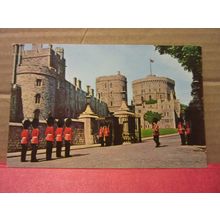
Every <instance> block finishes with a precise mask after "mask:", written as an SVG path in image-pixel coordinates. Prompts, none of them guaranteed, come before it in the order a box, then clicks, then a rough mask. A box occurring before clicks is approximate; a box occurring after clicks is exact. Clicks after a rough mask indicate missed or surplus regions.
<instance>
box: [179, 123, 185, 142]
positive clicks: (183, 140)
mask: <svg viewBox="0 0 220 220" xmlns="http://www.w3.org/2000/svg"><path fill="white" fill-rule="evenodd" d="M178 133H179V135H180V139H181V144H182V145H185V144H186V136H185V128H184V125H183V120H179V122H178Z"/></svg>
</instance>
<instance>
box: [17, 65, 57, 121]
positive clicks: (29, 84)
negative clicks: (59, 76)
mask: <svg viewBox="0 0 220 220" xmlns="http://www.w3.org/2000/svg"><path fill="white" fill-rule="evenodd" d="M53 71H54V70H53V69H50V70H49V68H48V67H45V66H37V65H36V66H32V65H31V66H28V65H27V66H23V65H22V66H18V68H17V84H18V85H20V86H21V88H22V91H21V96H22V104H23V109H24V117H25V118H33V117H34V116H35V117H39V119H42V120H43V119H46V118H47V117H48V115H49V114H51V115H52V116H53V115H54V108H55V95H56V94H55V93H56V84H57V80H56V78H55V76H54V75H55V73H53Z"/></svg>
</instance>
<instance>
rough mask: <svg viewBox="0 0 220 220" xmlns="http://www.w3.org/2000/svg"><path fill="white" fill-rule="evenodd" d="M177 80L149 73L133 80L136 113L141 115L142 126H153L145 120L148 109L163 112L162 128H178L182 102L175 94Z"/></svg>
mask: <svg viewBox="0 0 220 220" xmlns="http://www.w3.org/2000/svg"><path fill="white" fill-rule="evenodd" d="M174 88H175V81H174V80H172V79H169V78H166V77H159V76H156V75H152V74H151V75H149V76H147V77H145V78H143V79H139V80H134V81H133V82H132V89H133V104H134V106H135V113H136V114H138V115H139V116H140V117H141V126H142V128H151V125H150V124H149V123H148V122H147V121H144V114H145V113H146V112H147V111H152V112H158V113H161V114H162V118H161V120H160V127H161V128H176V119H177V118H178V117H179V116H180V111H181V109H180V102H179V100H177V99H176V95H175V89H174Z"/></svg>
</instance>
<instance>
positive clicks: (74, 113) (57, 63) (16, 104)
mask: <svg viewBox="0 0 220 220" xmlns="http://www.w3.org/2000/svg"><path fill="white" fill-rule="evenodd" d="M13 52H14V60H13V77H12V94H11V112H10V121H11V122H19V121H21V120H22V119H23V118H33V117H38V118H39V119H41V120H45V119H46V118H47V117H48V115H52V116H53V117H55V118H66V117H71V118H77V117H78V116H79V115H80V113H82V112H83V111H84V110H85V108H86V105H87V104H88V102H89V104H90V106H91V108H92V110H93V112H94V113H96V114H97V115H99V116H103V117H104V116H107V115H108V107H107V104H106V103H105V102H103V101H101V100H100V99H99V98H96V97H95V96H94V89H92V88H91V87H90V86H87V91H84V90H83V89H82V83H81V81H80V80H78V79H77V78H76V77H74V78H73V83H70V82H68V81H67V80H66V79H65V74H66V71H65V68H66V60H65V58H64V49H63V48H56V49H53V48H52V45H49V48H43V46H42V45H41V44H33V45H32V49H30V50H24V47H23V45H18V44H16V45H14V51H13Z"/></svg>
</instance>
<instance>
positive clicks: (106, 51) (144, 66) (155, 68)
mask: <svg viewBox="0 0 220 220" xmlns="http://www.w3.org/2000/svg"><path fill="white" fill-rule="evenodd" d="M53 47H54V48H55V47H62V48H64V57H65V59H66V66H67V67H66V79H67V80H68V81H70V82H73V77H77V78H78V79H80V80H81V81H82V87H83V89H86V85H91V86H92V87H93V88H94V89H95V78H96V77H98V76H101V75H112V74H114V73H116V72H117V71H119V70H120V71H121V73H122V74H124V75H125V76H126V77H127V80H128V100H129V102H130V100H131V99H132V89H131V82H132V81H133V80H136V79H141V78H144V77H146V76H147V75H149V74H150V64H149V59H150V58H151V59H153V60H154V63H152V72H153V74H156V75H157V76H165V77H169V78H171V79H173V80H175V83H176V84H175V90H176V95H177V98H178V99H179V100H180V102H181V103H184V104H188V103H189V101H190V100H191V99H192V97H191V95H190V93H191V82H192V73H190V72H187V71H184V69H183V68H182V67H181V65H180V64H179V63H178V62H177V60H176V59H174V58H172V57H170V56H169V55H160V54H159V53H158V52H157V51H155V47H154V46H152V45H71V44H54V45H53Z"/></svg>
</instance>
